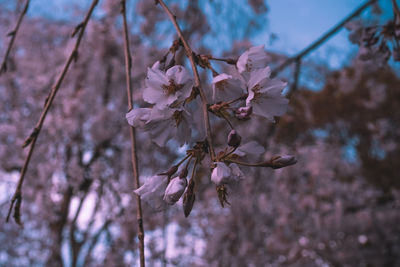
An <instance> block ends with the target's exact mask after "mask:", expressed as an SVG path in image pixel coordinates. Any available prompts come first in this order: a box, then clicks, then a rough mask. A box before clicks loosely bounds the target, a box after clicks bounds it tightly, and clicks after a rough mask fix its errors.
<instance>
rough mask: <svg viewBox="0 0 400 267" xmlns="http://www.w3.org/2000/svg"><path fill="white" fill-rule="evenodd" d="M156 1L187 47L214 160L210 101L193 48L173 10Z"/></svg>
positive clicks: (159, 0)
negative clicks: (209, 110) (204, 89)
mask: <svg viewBox="0 0 400 267" xmlns="http://www.w3.org/2000/svg"><path fill="white" fill-rule="evenodd" d="M156 3H159V4H160V5H161V6H162V8H163V9H164V11H165V13H166V14H167V15H168V17H169V19H170V20H171V22H172V24H173V25H174V27H175V30H176V32H177V34H178V36H179V38H180V39H181V41H182V44H183V46H184V48H185V52H186V56H187V57H188V59H189V61H190V65H191V66H192V71H193V75H194V81H195V87H196V88H197V89H198V90H199V93H200V98H201V102H202V109H203V116H204V127H205V129H206V135H207V141H208V145H209V147H210V155H211V160H212V161H214V159H215V152H214V146H213V142H212V133H211V126H210V118H209V116H208V106H207V105H208V103H207V99H206V95H205V94H204V91H203V89H202V88H201V83H200V76H199V72H198V70H197V66H196V62H195V59H194V56H193V50H192V49H191V48H190V46H189V44H188V42H187V41H186V39H185V37H184V36H183V33H182V30H181V28H180V27H179V25H178V22H177V21H176V16H175V15H174V14H173V13H172V12H171V10H170V9H169V8H168V6H167V5H166V4H165V3H164V1H163V0H156Z"/></svg>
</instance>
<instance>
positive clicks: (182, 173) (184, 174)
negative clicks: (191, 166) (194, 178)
mask: <svg viewBox="0 0 400 267" xmlns="http://www.w3.org/2000/svg"><path fill="white" fill-rule="evenodd" d="M187 175H188V169H187V168H183V169H182V170H181V171H180V172H179V178H181V179H183V178H186V176H187Z"/></svg>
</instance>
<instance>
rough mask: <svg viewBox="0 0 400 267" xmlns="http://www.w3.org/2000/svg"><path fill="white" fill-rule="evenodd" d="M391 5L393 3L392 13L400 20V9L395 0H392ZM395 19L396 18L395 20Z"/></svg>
mask: <svg viewBox="0 0 400 267" xmlns="http://www.w3.org/2000/svg"><path fill="white" fill-rule="evenodd" d="M392 5H393V12H394V14H395V15H396V16H397V17H398V19H399V20H400V9H399V6H398V5H397V2H396V0H392ZM395 21H396V20H395Z"/></svg>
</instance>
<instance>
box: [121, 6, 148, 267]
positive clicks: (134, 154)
mask: <svg viewBox="0 0 400 267" xmlns="http://www.w3.org/2000/svg"><path fill="white" fill-rule="evenodd" d="M121 13H122V18H123V24H124V55H125V77H126V94H127V96H128V107H129V110H131V109H133V101H132V78H131V70H132V57H131V51H130V49H129V29H128V23H127V19H126V1H125V0H121ZM129 134H130V141H131V161H132V169H133V179H134V183H135V189H138V188H139V187H140V181H139V168H138V159H137V158H138V157H137V149H136V134H135V128H134V127H133V126H130V127H129ZM136 204H137V208H136V218H137V224H138V239H139V252H140V266H141V267H144V266H145V259H144V229H143V213H142V203H141V199H140V196H139V195H136Z"/></svg>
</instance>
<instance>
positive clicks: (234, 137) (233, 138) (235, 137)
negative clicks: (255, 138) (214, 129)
mask: <svg viewBox="0 0 400 267" xmlns="http://www.w3.org/2000/svg"><path fill="white" fill-rule="evenodd" d="M241 141H242V137H240V135H239V134H238V133H237V132H236V131H235V130H232V131H230V133H229V135H228V145H230V146H233V147H238V146H240V142H241Z"/></svg>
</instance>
